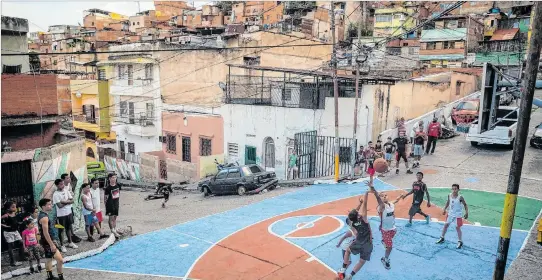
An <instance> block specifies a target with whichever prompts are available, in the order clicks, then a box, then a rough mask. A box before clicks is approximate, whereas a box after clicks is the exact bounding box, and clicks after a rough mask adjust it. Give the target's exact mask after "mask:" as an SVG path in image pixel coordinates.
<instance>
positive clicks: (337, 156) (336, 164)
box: [335, 154, 339, 182]
mask: <svg viewBox="0 0 542 280" xmlns="http://www.w3.org/2000/svg"><path fill="white" fill-rule="evenodd" d="M338 181H339V155H338V154H335V182H338Z"/></svg>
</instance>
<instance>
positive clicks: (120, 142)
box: [119, 141, 126, 153]
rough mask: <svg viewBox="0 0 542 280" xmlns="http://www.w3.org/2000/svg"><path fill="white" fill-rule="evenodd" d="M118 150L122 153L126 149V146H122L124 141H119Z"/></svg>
mask: <svg viewBox="0 0 542 280" xmlns="http://www.w3.org/2000/svg"><path fill="white" fill-rule="evenodd" d="M119 150H120V152H121V153H124V151H126V147H124V141H119Z"/></svg>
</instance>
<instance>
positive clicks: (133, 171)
mask: <svg viewBox="0 0 542 280" xmlns="http://www.w3.org/2000/svg"><path fill="white" fill-rule="evenodd" d="M104 164H105V169H106V170H107V171H113V172H115V173H116V174H117V175H118V176H120V177H121V178H123V179H126V180H132V181H136V182H141V175H140V172H139V164H138V163H134V162H129V161H125V160H122V159H118V158H114V157H110V156H104Z"/></svg>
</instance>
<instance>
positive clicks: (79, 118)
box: [73, 115, 100, 124]
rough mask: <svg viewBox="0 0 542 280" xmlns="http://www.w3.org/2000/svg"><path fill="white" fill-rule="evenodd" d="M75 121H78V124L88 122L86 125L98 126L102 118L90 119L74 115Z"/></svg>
mask: <svg viewBox="0 0 542 280" xmlns="http://www.w3.org/2000/svg"><path fill="white" fill-rule="evenodd" d="M73 120H74V121H77V122H86V123H92V124H97V123H99V121H100V118H96V117H94V118H89V117H88V116H86V115H74V116H73Z"/></svg>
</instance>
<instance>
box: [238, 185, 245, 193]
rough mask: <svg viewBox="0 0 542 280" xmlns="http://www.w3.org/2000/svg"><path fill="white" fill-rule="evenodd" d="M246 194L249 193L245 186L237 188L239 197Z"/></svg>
mask: <svg viewBox="0 0 542 280" xmlns="http://www.w3.org/2000/svg"><path fill="white" fill-rule="evenodd" d="M246 192H247V189H246V188H245V187H244V186H239V187H237V194H238V195H245V193H246Z"/></svg>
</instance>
